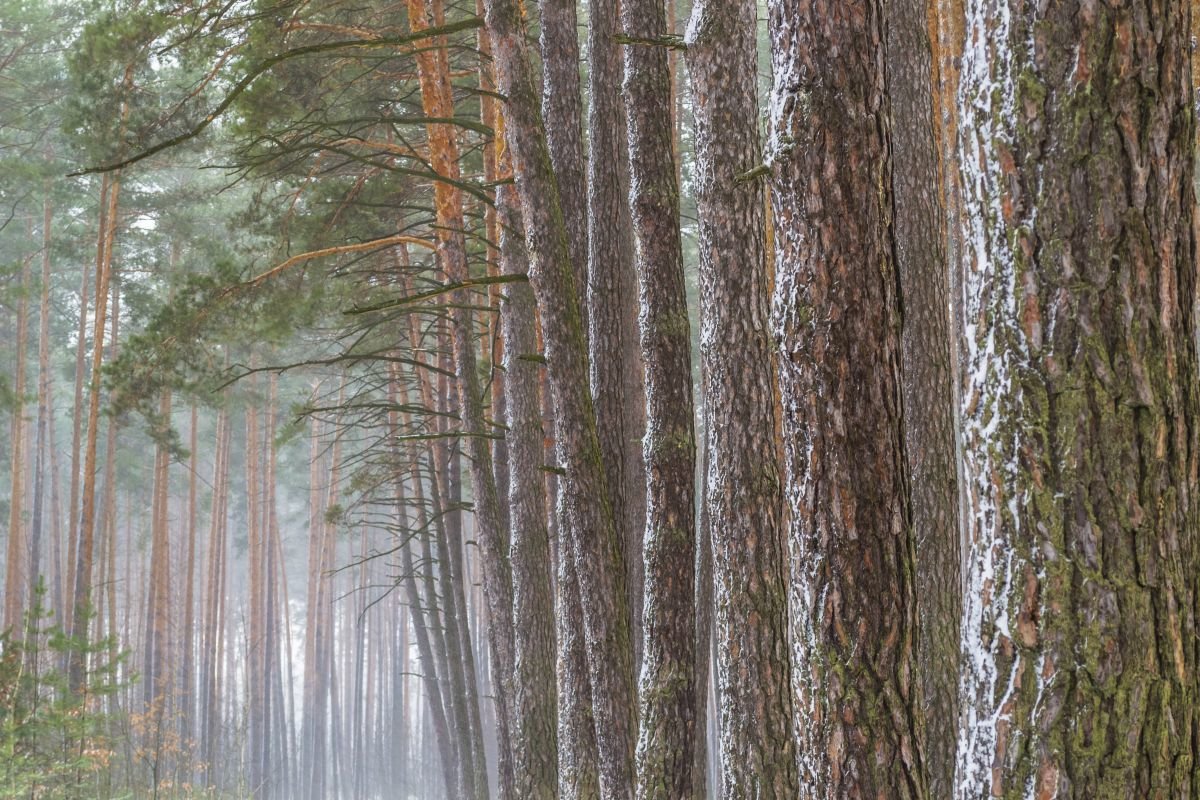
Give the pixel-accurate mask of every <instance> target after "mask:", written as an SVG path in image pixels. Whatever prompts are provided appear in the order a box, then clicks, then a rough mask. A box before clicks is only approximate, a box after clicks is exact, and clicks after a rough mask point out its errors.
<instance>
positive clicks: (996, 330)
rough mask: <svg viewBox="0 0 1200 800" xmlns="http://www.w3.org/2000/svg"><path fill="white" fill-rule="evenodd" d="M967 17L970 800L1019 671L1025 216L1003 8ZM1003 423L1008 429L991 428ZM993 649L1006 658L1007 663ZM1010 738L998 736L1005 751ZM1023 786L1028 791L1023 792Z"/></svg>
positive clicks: (979, 792)
mask: <svg viewBox="0 0 1200 800" xmlns="http://www.w3.org/2000/svg"><path fill="white" fill-rule="evenodd" d="M966 16H967V27H966V41H965V43H964V51H963V59H962V75H961V82H960V84H959V94H958V115H959V136H958V156H959V157H958V163H959V164H960V169H961V178H962V190H963V206H964V212H965V229H964V230H963V231H962V233H963V247H962V255H961V258H962V264H961V268H962V282H961V287H962V294H963V296H962V302H963V321H964V327H965V331H964V341H963V353H962V355H963V365H964V373H965V374H964V375H963V386H962V393H961V397H962V401H961V403H962V405H961V414H962V442H963V448H962V458H963V478H964V487H963V490H964V492H965V493H966V497H967V502H966V519H965V524H966V528H967V533H968V539H969V541H968V544H969V551H968V553H967V564H966V571H967V575H966V592H965V595H964V598H963V601H964V602H963V624H962V636H963V667H962V678H961V685H960V694H961V698H962V711H961V716H960V736H959V743H958V757H957V776H956V787H955V796H956V797H957V798H959V799H960V800H976V799H977V798H981V797H990V796H991V795H992V770H993V769H994V768H995V767H996V766H998V765H997V763H996V757H997V752H998V744H999V741H998V738H999V736H1000V728H1001V722H1003V721H1005V720H1007V719H1009V718H1010V714H1011V709H1010V708H1009V707H1008V706H1009V703H1010V700H1011V699H1012V697H1013V693H1014V691H1015V684H1016V679H1017V675H1018V671H1019V670H1020V669H1021V654H1020V650H1019V649H1018V648H1017V647H1016V645H1015V643H1013V641H1012V640H1013V632H1012V628H1013V627H1014V624H1015V621H1016V614H1017V613H1018V612H1019V608H1018V607H1017V604H1018V603H1019V602H1020V589H1019V588H1018V587H1014V581H1018V580H1019V579H1020V576H1021V575H1022V574H1023V572H1024V564H1023V559H1022V557H1021V556H1020V555H1019V554H1018V552H1017V551H1016V550H1015V549H1014V548H1013V547H1012V538H1013V537H1014V536H1015V535H1016V534H1018V533H1019V531H1020V508H1021V506H1022V504H1023V501H1024V500H1025V498H1024V497H1023V496H1021V495H1020V494H1019V491H1020V489H1019V486H1018V483H1017V480H1016V478H1017V470H1018V465H1017V460H1016V459H1017V454H1018V448H1019V442H1018V435H1019V434H1018V432H1019V428H1020V426H1019V425H1013V424H1011V423H1012V421H1013V415H1014V414H1016V413H1019V412H1018V408H1019V404H1020V401H1021V387H1020V383H1019V381H1018V379H1017V373H1018V370H1019V369H1020V366H1021V364H1022V362H1023V361H1024V359H1025V358H1026V356H1027V351H1026V342H1025V339H1024V336H1023V333H1022V330H1021V328H1020V326H1019V323H1018V321H1019V319H1020V302H1021V298H1020V287H1018V284H1017V275H1016V259H1015V257H1014V252H1013V242H1012V235H1013V231H1014V230H1015V229H1016V228H1017V227H1018V226H1022V225H1032V220H1031V219H1024V220H1019V221H1018V220H1013V221H1010V222H1008V223H1006V222H1005V219H1004V214H1003V207H1002V200H1003V198H1004V196H1005V195H1006V194H1007V193H1008V192H1009V185H1008V176H1006V175H1005V174H1004V172H1003V170H1002V168H1001V163H1002V156H1004V155H1005V154H1006V151H1007V150H1008V149H1009V148H1011V146H1012V141H1013V139H1012V129H1011V125H1012V124H1013V120H1014V118H1015V117H1016V115H1017V113H1018V109H1017V107H1016V87H1015V85H1014V79H1015V75H1016V66H1015V64H1014V53H1013V49H1012V40H1013V37H1012V30H1013V27H1012V26H1013V20H1012V16H1011V9H1010V4H1009V2H1007V0H967V2H966ZM1006 420H1007V421H1008V422H1009V425H1008V426H1007V427H1004V428H1002V422H1004V421H1006ZM1002 648H1006V649H1008V650H1009V652H1012V653H1013V655H1014V657H1015V659H1016V661H1015V662H1014V663H1010V664H1009V665H1007V666H1006V667H1005V666H1002V662H1001V659H1000V653H1001V650H1002ZM1040 681H1041V678H1040V669H1039V682H1040ZM1042 688H1043V687H1041V686H1039V687H1038V696H1039V699H1040V696H1041V690H1042ZM1014 746H1015V743H1014V742H1008V743H1007V744H1006V747H1005V750H1006V752H1010V753H1011V752H1013V750H1012V748H1013V747H1014ZM1032 789H1033V787H1032V785H1031V786H1029V787H1027V793H1031V792H1032Z"/></svg>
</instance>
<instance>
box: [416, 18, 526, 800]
mask: <svg viewBox="0 0 1200 800" xmlns="http://www.w3.org/2000/svg"><path fill="white" fill-rule="evenodd" d="M408 14H409V24H410V25H411V26H412V28H413V30H418V31H419V30H424V29H425V28H428V27H429V26H430V24H431V23H433V24H436V22H437V18H438V17H439V16H440V14H441V0H425V2H422V0H409V2H408ZM417 70H418V74H419V76H420V83H421V100H422V106H423V108H424V111H425V113H426V114H427V115H428V116H429V117H430V118H433V119H441V120H448V119H451V118H453V117H454V95H453V87H452V86H451V85H450V62H449V55H448V52H447V49H446V45H445V42H444V40H443V39H442V38H441V37H439V38H438V39H437V40H436V44H435V45H434V46H433V47H432V48H430V49H427V50H424V51H423V52H421V53H418V55H417ZM425 127H426V132H427V135H428V138H429V156H430V164H431V166H432V168H433V171H434V172H435V173H436V174H437V175H438V176H439V177H438V179H437V180H435V181H434V187H433V194H434V209H435V214H436V222H437V226H436V227H437V230H436V233H437V239H438V256H439V258H440V261H441V264H442V267H443V268H444V270H445V273H446V279H447V280H448V281H449V282H450V283H451V284H461V283H463V282H465V281H466V280H467V278H468V277H469V275H468V264H467V250H466V239H465V235H464V230H465V227H466V226H465V218H464V209H463V197H462V191H461V189H460V188H459V186H458V185H456V184H457V183H458V182H459V177H460V169H459V163H458V155H459V151H458V141H457V139H456V138H455V129H454V126H453V125H452V124H449V123H445V122H431V123H428V124H427V125H426V126H425ZM451 298H452V308H451V309H450V319H451V332H452V336H453V341H454V365H455V372H456V373H457V376H458V396H459V401H460V403H461V414H462V420H463V428H464V430H463V433H464V435H465V436H466V449H467V453H468V455H469V457H470V462H471V487H472V490H473V495H474V506H475V521H476V527H477V531H478V535H477V539H478V546H479V552H480V556H481V563H482V564H483V584H484V591H485V594H486V596H487V603H488V631H489V644H490V652H491V657H492V676H493V684H494V700H495V706H496V720H497V725H498V727H499V732H498V735H499V748H500V758H499V767H500V784H501V787H500V795H501V797H508V796H509V789H510V787H511V785H512V761H511V751H510V744H511V743H510V741H509V727H510V725H511V722H512V705H511V702H512V701H511V686H512V675H513V635H514V634H513V627H512V609H513V597H512V571H511V567H510V564H509V561H508V547H507V541H506V540H507V531H505V530H503V529H502V527H501V521H502V518H503V513H502V512H501V509H500V496H499V492H498V491H497V488H496V473H495V471H494V469H493V465H492V452H491V447H490V445H489V440H488V439H487V438H486V437H487V436H488V434H489V430H488V428H487V425H486V422H485V420H484V415H483V394H482V391H481V389H480V386H479V375H478V370H477V369H476V353H475V348H476V347H477V342H476V340H475V337H474V335H473V325H472V315H471V311H470V308H469V305H468V300H469V298H468V294H467V291H466V290H465V289H458V290H456V291H454V292H453V294H452V295H451ZM455 546H457V545H455ZM482 774H483V773H482V770H481V773H480V775H481V776H482ZM472 785H473V786H474V791H475V794H476V797H479V798H485V797H486V796H487V793H488V791H487V784H486V782H485V781H484V782H482V783H481V782H480V781H477V780H476V779H475V776H473V778H472Z"/></svg>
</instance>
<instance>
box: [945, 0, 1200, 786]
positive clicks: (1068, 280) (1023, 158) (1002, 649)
mask: <svg viewBox="0 0 1200 800" xmlns="http://www.w3.org/2000/svg"><path fill="white" fill-rule="evenodd" d="M1189 13H1190V8H1189V4H1187V3H1184V2H1182V0H1171V1H1169V2H1161V3H1156V4H1154V5H1152V6H1147V5H1146V4H1144V3H1135V2H1130V1H1127V0H1125V1H1121V0H1119V1H1118V2H1112V3H1106V4H1093V3H1086V2H1062V3H1054V4H1048V5H1027V4H1024V3H1018V2H1010V1H1009V0H969V2H967V3H966V14H967V17H966V24H967V42H968V43H969V47H968V48H967V49H966V51H965V54H964V58H963V63H962V81H961V85H960V88H959V109H958V115H959V123H960V127H959V131H960V134H959V138H958V145H959V153H958V164H959V168H960V170H961V178H962V187H963V193H964V194H963V202H964V208H965V210H966V212H967V219H966V227H965V229H964V231H963V234H962V240H963V242H964V250H963V253H962V263H961V265H960V268H961V270H962V281H963V305H964V327H963V331H962V333H963V364H962V370H963V383H964V390H963V406H962V415H963V460H964V475H965V487H964V489H965V492H966V496H967V501H968V507H967V519H966V522H967V530H968V534H969V541H970V551H969V561H968V575H967V578H968V583H967V591H966V593H965V598H966V600H965V604H966V609H965V613H964V633H963V648H964V654H965V658H964V673H965V674H964V678H963V689H964V691H963V701H962V702H963V710H962V722H963V730H962V733H961V735H962V737H963V738H962V740H961V743H960V745H959V751H958V753H959V763H958V778H957V780H958V786H957V790H956V792H957V795H958V796H959V797H962V798H975V797H980V796H984V795H990V796H1005V797H1011V796H1017V795H1034V796H1037V797H1072V798H1085V797H1087V798H1092V797H1156V798H1157V797H1185V796H1191V795H1193V794H1195V792H1196V791H1197V788H1198V776H1200V768H1198V765H1197V761H1196V752H1197V748H1198V747H1200V739H1198V737H1200V733H1198V730H1200V720H1198V718H1197V714H1196V699H1197V697H1198V690H1200V686H1198V685H1197V681H1198V675H1200V672H1198V666H1200V665H1198V664H1197V651H1196V648H1195V646H1194V643H1195V641H1196V637H1197V633H1198V631H1197V621H1196V611H1195V609H1196V603H1197V585H1196V576H1197V574H1198V569H1200V563H1198V559H1200V494H1197V489H1196V487H1197V486H1198V485H1200V483H1198V472H1200V375H1198V374H1197V353H1196V347H1197V341H1196V323H1197V318H1196V289H1197V267H1196V261H1195V259H1196V229H1195V223H1196V216H1195V214H1196V200H1195V194H1194V193H1195V187H1194V185H1193V180H1194V169H1195V168H1194V158H1195V157H1194V152H1193V148H1194V145H1195V141H1194V138H1193V137H1194V133H1195V119H1194V115H1195V112H1194V106H1193V96H1192V94H1191V86H1192V85H1191V74H1190V66H1189V36H1190V31H1189V25H1188V22H1189Z"/></svg>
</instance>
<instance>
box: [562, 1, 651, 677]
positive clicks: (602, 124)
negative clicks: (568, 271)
mask: <svg viewBox="0 0 1200 800" xmlns="http://www.w3.org/2000/svg"><path fill="white" fill-rule="evenodd" d="M619 12H620V3H618V2H617V0H588V26H587V31H588V35H587V59H588V100H589V103H588V159H587V220H588V238H587V246H588V266H587V296H586V306H587V315H588V345H589V357H590V360H589V364H590V367H591V386H592V397H593V400H594V402H595V412H596V426H597V429H598V431H599V434H600V452H601V454H602V455H603V458H604V468H605V474H606V475H607V478H608V491H609V498H610V501H611V503H612V510H613V518H614V520H615V521H616V525H617V530H618V531H620V533H621V546H622V551H623V554H624V561H625V588H626V592H627V593H628V603H629V614H630V617H629V619H630V637H631V640H632V642H633V649H634V662H633V664H634V672H635V674H636V673H638V672H639V671H640V669H641V663H642V653H641V650H642V589H643V587H642V583H643V579H644V576H643V568H642V536H643V533H644V531H645V526H646V480H645V463H644V461H643V458H642V452H641V448H640V447H639V444H640V443H641V439H642V434H643V433H644V431H645V427H646V424H645V400H646V398H645V386H644V376H643V373H642V363H641V359H640V358H639V355H640V354H639V352H638V340H637V315H638V309H637V276H636V275H635V273H634V263H633V231H632V226H631V223H630V211H629V200H628V198H629V188H630V184H629V161H628V157H629V145H628V141H627V137H626V120H625V107H624V106H623V105H622V102H621V89H622V83H623V75H624V69H623V66H622V62H621V52H620V46H619V45H618V44H617V41H616V35H617V32H618V30H619V29H620V27H621V20H620V17H619ZM659 113H662V112H661V109H660V110H659ZM548 135H549V133H547V136H548ZM560 197H561V194H560ZM664 235H665V233H664ZM581 299H583V298H582V295H581Z"/></svg>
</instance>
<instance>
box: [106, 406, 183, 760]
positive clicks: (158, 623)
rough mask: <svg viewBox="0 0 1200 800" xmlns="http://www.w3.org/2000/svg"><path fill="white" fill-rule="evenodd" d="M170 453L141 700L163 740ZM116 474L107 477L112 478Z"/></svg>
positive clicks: (153, 526)
mask: <svg viewBox="0 0 1200 800" xmlns="http://www.w3.org/2000/svg"><path fill="white" fill-rule="evenodd" d="M158 413H159V418H160V419H161V420H163V424H164V425H166V424H169V420H170V418H171V393H170V391H169V390H166V391H164V392H163V393H162V397H161V398H160V400H159V407H158ZM170 463H171V460H170V454H169V453H168V452H167V447H166V445H165V444H161V443H160V444H159V445H158V446H157V447H155V451H154V487H153V495H152V496H153V500H152V502H151V513H150V575H149V579H148V580H147V594H146V625H147V628H146V645H145V649H144V650H143V653H142V655H143V664H144V666H143V671H142V687H143V695H142V700H143V703H144V704H145V707H146V710H147V712H149V713H150V714H151V718H152V720H153V723H152V727H153V731H152V735H153V736H154V737H155V738H156V740H159V741H160V743H161V737H162V733H163V731H162V728H163V720H164V717H165V714H166V712H167V709H166V704H167V703H168V702H169V699H170V698H169V692H168V686H169V682H170V675H169V671H168V669H167V659H168V646H169V645H168V641H167V637H168V636H169V630H168V629H169V626H170V608H171V601H170V585H171V556H170V528H169V527H168V520H169V516H168V513H167V511H168V509H167V498H168V489H169V480H170V474H169V470H170ZM112 479H113V476H111V475H109V476H107V478H106V480H108V481H112Z"/></svg>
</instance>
